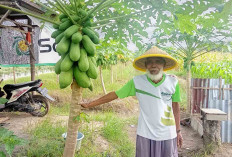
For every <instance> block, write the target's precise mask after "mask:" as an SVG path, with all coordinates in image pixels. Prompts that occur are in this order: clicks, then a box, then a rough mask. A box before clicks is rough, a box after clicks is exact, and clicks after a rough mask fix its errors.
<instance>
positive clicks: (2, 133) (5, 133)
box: [0, 128, 25, 157]
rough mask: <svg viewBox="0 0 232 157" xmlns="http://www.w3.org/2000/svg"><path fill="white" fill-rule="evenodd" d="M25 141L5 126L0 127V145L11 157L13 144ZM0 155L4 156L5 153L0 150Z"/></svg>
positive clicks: (20, 143)
mask: <svg viewBox="0 0 232 157" xmlns="http://www.w3.org/2000/svg"><path fill="white" fill-rule="evenodd" d="M24 143H25V141H24V140H23V139H21V138H19V137H17V136H16V135H14V133H13V132H12V131H9V130H7V129H5V128H0V146H2V145H4V147H5V150H6V152H7V154H8V155H9V156H10V157H11V155H12V153H13V150H14V148H15V146H17V145H22V144H24ZM0 156H1V157H4V156H6V154H5V153H4V152H3V151H1V152H0Z"/></svg>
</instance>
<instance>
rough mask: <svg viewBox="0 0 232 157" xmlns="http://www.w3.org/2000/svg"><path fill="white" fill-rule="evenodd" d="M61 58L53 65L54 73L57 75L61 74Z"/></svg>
mask: <svg viewBox="0 0 232 157" xmlns="http://www.w3.org/2000/svg"><path fill="white" fill-rule="evenodd" d="M62 60H63V58H60V60H59V61H58V62H56V65H55V73H56V74H57V75H58V74H60V73H61V70H60V64H61V62H62Z"/></svg>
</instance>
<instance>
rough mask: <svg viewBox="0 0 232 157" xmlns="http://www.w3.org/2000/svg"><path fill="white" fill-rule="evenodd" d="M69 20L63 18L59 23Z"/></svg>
mask: <svg viewBox="0 0 232 157" xmlns="http://www.w3.org/2000/svg"><path fill="white" fill-rule="evenodd" d="M68 19H69V18H63V19H61V20H60V21H61V22H62V23H63V22H65V21H67V20H68Z"/></svg>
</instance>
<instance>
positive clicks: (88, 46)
mask: <svg viewBox="0 0 232 157" xmlns="http://www.w3.org/2000/svg"><path fill="white" fill-rule="evenodd" d="M81 42H82V44H83V46H84V48H85V50H86V52H87V53H88V55H89V56H94V55H95V51H96V47H95V44H94V43H93V42H92V41H91V39H90V38H89V37H88V36H87V35H83V37H82V41H81Z"/></svg>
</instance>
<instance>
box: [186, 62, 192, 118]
mask: <svg viewBox="0 0 232 157" xmlns="http://www.w3.org/2000/svg"><path fill="white" fill-rule="evenodd" d="M190 63H191V61H189V62H187V110H186V112H187V114H190V115H191V114H192V105H191V88H190V87H191V64H190Z"/></svg>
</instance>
